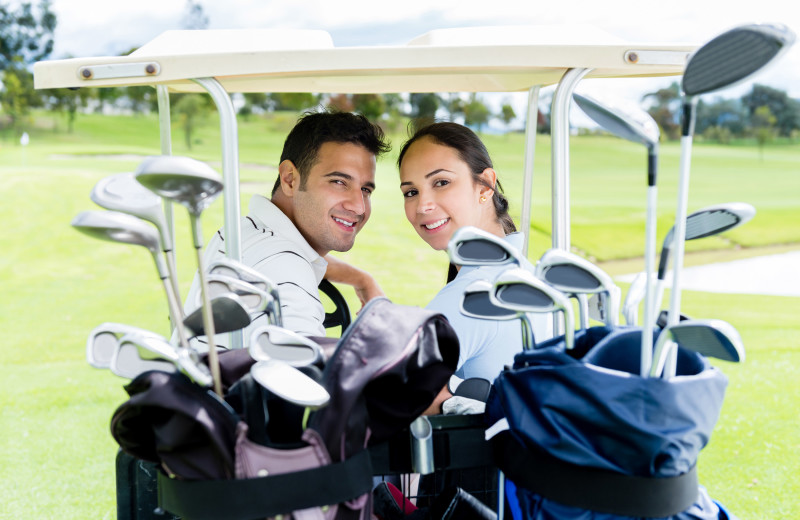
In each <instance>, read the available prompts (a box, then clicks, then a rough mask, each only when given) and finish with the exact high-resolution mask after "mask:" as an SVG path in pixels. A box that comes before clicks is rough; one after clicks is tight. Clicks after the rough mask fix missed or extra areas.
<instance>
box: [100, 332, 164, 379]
mask: <svg viewBox="0 0 800 520" xmlns="http://www.w3.org/2000/svg"><path fill="white" fill-rule="evenodd" d="M109 368H110V369H111V372H112V373H114V374H115V375H118V376H120V377H124V378H126V379H134V378H136V377H138V376H139V375H140V374H143V373H144V372H148V371H150V370H160V371H161V372H168V373H175V372H177V371H178V369H177V367H176V366H175V364H174V363H172V362H170V361H167V360H165V359H142V358H141V357H139V347H137V346H136V345H135V344H134V343H131V342H123V341H122V340H120V345H119V348H118V349H116V351H115V352H114V357H113V358H112V359H111V364H110V366H109Z"/></svg>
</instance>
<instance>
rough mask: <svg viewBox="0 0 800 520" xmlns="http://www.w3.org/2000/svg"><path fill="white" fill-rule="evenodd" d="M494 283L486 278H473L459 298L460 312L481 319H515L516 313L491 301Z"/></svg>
mask: <svg viewBox="0 0 800 520" xmlns="http://www.w3.org/2000/svg"><path fill="white" fill-rule="evenodd" d="M493 287H494V285H493V284H492V282H490V281H488V280H475V281H474V282H472V283H471V284H469V285H468V286H467V288H466V289H464V297H463V298H462V299H461V309H460V310H461V314H463V315H464V316H469V317H470V318H478V319H482V320H515V319H517V317H518V313H517V312H516V311H513V310H511V309H506V308H505V307H499V306H497V305H495V304H494V303H492V300H491V296H490V294H491V292H492V288H493Z"/></svg>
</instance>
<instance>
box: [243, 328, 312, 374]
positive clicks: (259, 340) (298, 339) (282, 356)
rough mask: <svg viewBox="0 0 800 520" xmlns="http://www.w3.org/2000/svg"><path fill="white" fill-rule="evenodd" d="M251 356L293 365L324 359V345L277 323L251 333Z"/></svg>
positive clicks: (309, 363) (299, 365) (310, 363)
mask: <svg viewBox="0 0 800 520" xmlns="http://www.w3.org/2000/svg"><path fill="white" fill-rule="evenodd" d="M248 350H249V351H250V357H252V358H253V359H255V360H256V361H264V360H267V359H277V360H279V361H283V362H284V363H287V364H289V365H291V366H293V367H304V366H308V365H315V364H318V363H319V362H321V361H322V357H323V356H322V347H320V346H319V345H318V344H317V343H315V342H314V341H312V340H311V339H309V338H307V337H305V336H302V335H300V334H297V333H296V332H293V331H291V330H287V329H284V328H282V327H276V326H275V325H267V326H264V327H259V328H257V329H256V330H254V331H253V333H252V334H251V335H250V346H249V347H248Z"/></svg>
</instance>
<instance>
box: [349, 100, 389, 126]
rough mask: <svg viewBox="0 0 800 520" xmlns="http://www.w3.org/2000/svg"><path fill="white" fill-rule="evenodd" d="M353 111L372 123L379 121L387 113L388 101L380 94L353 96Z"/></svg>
mask: <svg viewBox="0 0 800 520" xmlns="http://www.w3.org/2000/svg"><path fill="white" fill-rule="evenodd" d="M353 109H354V110H355V111H356V112H358V113H359V114H361V115H362V116H364V117H366V118H367V119H369V120H370V121H377V120H379V119H380V118H381V116H382V115H383V114H384V113H385V112H386V101H385V100H384V99H383V96H381V95H380V94H353Z"/></svg>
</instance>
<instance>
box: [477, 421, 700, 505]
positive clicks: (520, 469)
mask: <svg viewBox="0 0 800 520" xmlns="http://www.w3.org/2000/svg"><path fill="white" fill-rule="evenodd" d="M492 444H493V449H494V455H495V461H496V463H497V467H498V468H499V469H500V470H501V471H503V473H504V474H505V475H506V476H507V477H508V478H509V479H510V480H511V481H513V482H514V483H515V484H516V485H517V486H518V487H521V488H525V489H528V490H530V491H532V492H534V493H536V494H538V495H541V496H543V497H544V498H547V499H549V500H553V501H555V502H559V503H561V504H564V505H567V506H571V507H577V508H581V509H588V510H591V511H597V512H601V513H609V514H613V515H621V516H630V517H645V518H664V517H670V516H674V515H676V514H678V513H680V512H681V511H685V510H686V509H688V508H689V507H690V506H691V505H692V504H694V503H695V501H696V500H697V497H698V480H697V466H696V465H695V466H692V469H690V470H689V471H687V472H686V473H683V474H681V475H678V476H676V477H638V476H634V475H624V474H622V473H617V472H614V471H608V470H602V469H598V468H589V467H584V466H577V465H575V464H570V463H568V462H564V461H561V460H558V459H556V458H555V457H552V456H551V455H548V454H546V453H544V452H542V451H535V450H530V449H528V448H526V447H523V446H522V444H520V443H519V441H517V440H516V439H515V438H514V437H513V436H512V435H511V434H510V433H508V432H506V433H503V434H500V435H497V436H496V437H494V438H493V439H492Z"/></svg>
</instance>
